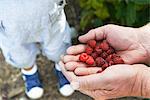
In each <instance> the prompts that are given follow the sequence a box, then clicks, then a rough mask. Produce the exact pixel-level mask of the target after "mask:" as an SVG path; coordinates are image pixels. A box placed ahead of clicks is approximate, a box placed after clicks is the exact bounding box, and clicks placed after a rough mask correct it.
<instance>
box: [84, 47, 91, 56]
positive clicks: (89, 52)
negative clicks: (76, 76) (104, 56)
mask: <svg viewBox="0 0 150 100" xmlns="http://www.w3.org/2000/svg"><path fill="white" fill-rule="evenodd" d="M85 52H86V53H87V54H89V55H90V54H91V53H92V52H93V49H92V48H91V47H90V46H87V47H86V49H85Z"/></svg>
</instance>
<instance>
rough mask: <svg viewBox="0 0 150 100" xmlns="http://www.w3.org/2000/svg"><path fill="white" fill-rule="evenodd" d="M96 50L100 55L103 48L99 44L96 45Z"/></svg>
mask: <svg viewBox="0 0 150 100" xmlns="http://www.w3.org/2000/svg"><path fill="white" fill-rule="evenodd" d="M95 51H96V53H97V54H99V55H100V54H101V53H102V52H103V51H102V49H100V48H99V46H96V47H95Z"/></svg>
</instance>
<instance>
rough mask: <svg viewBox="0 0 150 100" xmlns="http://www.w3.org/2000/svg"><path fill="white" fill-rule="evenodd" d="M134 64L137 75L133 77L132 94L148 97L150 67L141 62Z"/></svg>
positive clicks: (149, 95)
mask: <svg viewBox="0 0 150 100" xmlns="http://www.w3.org/2000/svg"><path fill="white" fill-rule="evenodd" d="M134 66H135V69H136V70H137V76H136V79H135V80H136V81H135V85H134V91H133V96H141V97H144V98H150V68H149V67H147V66H145V65H142V64H137V65H134Z"/></svg>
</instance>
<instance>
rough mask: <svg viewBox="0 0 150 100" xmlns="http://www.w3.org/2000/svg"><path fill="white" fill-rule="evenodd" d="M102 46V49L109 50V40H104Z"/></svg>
mask: <svg viewBox="0 0 150 100" xmlns="http://www.w3.org/2000/svg"><path fill="white" fill-rule="evenodd" d="M99 46H100V48H101V49H102V50H104V51H107V50H109V45H108V43H107V41H105V40H104V41H103V42H102V43H100V45H99Z"/></svg>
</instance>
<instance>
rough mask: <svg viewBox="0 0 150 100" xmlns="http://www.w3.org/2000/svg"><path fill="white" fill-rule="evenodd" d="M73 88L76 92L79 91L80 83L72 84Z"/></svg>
mask: <svg viewBox="0 0 150 100" xmlns="http://www.w3.org/2000/svg"><path fill="white" fill-rule="evenodd" d="M71 86H72V88H73V89H74V90H77V89H79V83H78V82H71Z"/></svg>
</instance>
